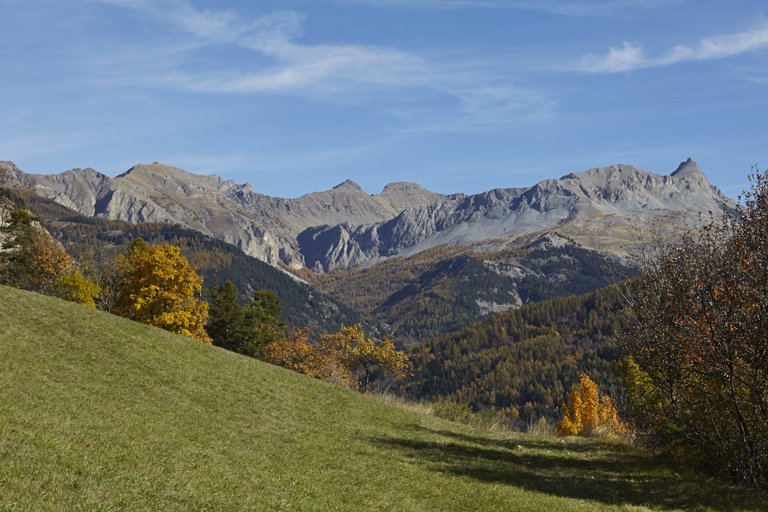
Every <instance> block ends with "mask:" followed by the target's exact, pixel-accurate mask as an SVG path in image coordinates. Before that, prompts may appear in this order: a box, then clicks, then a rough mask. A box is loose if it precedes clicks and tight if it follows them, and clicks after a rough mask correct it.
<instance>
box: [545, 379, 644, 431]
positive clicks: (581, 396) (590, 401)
mask: <svg viewBox="0 0 768 512" xmlns="http://www.w3.org/2000/svg"><path fill="white" fill-rule="evenodd" d="M556 432H557V434H558V435H561V436H578V435H582V436H600V437H608V438H611V437H619V436H622V435H626V434H631V433H632V428H631V427H629V426H628V425H626V424H625V423H624V422H622V421H621V420H620V419H619V416H618V413H617V412H616V406H615V405H614V404H613V401H612V400H611V398H610V397H609V396H608V395H603V397H602V400H601V399H600V395H599V393H598V389H597V384H595V383H594V382H593V381H592V379H590V378H589V376H587V375H586V374H585V373H582V374H581V377H580V383H579V386H576V385H575V384H574V385H573V386H572V387H571V394H570V396H569V397H568V403H567V404H563V419H562V420H561V421H560V423H559V424H558V425H557V429H556Z"/></svg>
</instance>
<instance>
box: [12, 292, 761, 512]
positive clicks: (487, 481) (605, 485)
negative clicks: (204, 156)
mask: <svg viewBox="0 0 768 512" xmlns="http://www.w3.org/2000/svg"><path fill="white" fill-rule="evenodd" d="M0 365H2V371H0V386H2V389H3V393H2V394H0V509H7V510H35V511H38V510H75V509H82V510H150V509H151V510H157V509H159V510H289V509H290V510H395V511H397V510H403V511H419V510H424V511H431V510H489V511H495V510H510V509H516V510H530V511H552V510H558V511H561V510H562V511H570V510H596V511H614V510H616V511H618V510H624V511H629V510H632V511H640V510H649V509H650V510H661V509H663V510H701V511H712V510H727V511H737V510H755V511H757V510H765V508H766V506H768V499H767V498H766V496H765V493H762V492H759V491H758V492H756V491H754V490H751V489H750V490H740V489H735V488H732V487H729V486H727V485H723V484H719V483H717V482H712V481H710V480H708V479H706V478H703V477H699V476H696V475H692V474H691V473H689V472H686V471H683V470H680V469H678V468H675V467H671V466H667V465H665V464H664V463H663V462H661V461H660V460H658V459H656V458H655V457H652V456H650V455H646V454H642V453H639V452H634V451H631V450H629V449H627V448H624V447H622V446H619V445H609V444H604V443H601V442H598V441H595V440H589V439H581V438H568V439H565V440H559V439H551V438H543V437H534V436H527V435H521V434H515V435H500V434H490V433H488V432H485V431H478V430H474V429H471V428H469V427H464V426H461V425H457V424H453V423H449V422H446V421H442V420H439V419H436V418H433V417H431V416H426V415H423V414H418V413H415V412H410V411H407V410H403V409H400V408H397V407H394V406H391V405H386V404H382V403H380V402H378V401H376V400H373V399H371V398H370V397H366V396H363V395H360V394H357V393H353V392H351V391H348V390H345V389H342V388H338V387H335V386H333V385H330V384H326V383H323V382H320V381H317V380H313V379H310V378H307V377H305V376H302V375H299V374H295V373H291V372H287V371H285V370H282V369H280V368H277V367H274V366H270V365H267V364H264V363H261V362H259V361H257V360H254V359H250V358H246V357H242V356H239V355H237V354H234V353H231V352H226V351H224V350H221V349H218V348H216V347H211V346H208V345H204V344H201V343H197V342H194V341H192V340H190V339H188V338H184V337H180V336H175V335H172V334H169V333H167V332H165V331H161V330H158V329H155V328H152V327H149V326H146V325H142V324H136V323H132V322H129V321H127V320H124V319H121V318H117V317H114V316H111V315H108V314H105V313H101V312H98V311H94V310H90V309H87V308H83V307H81V306H77V305H75V304H72V303H68V302H63V301H59V300H56V299H53V298H51V297H46V296H42V295H37V294H31V293H27V292H21V291H18V290H14V289H10V288H7V287H0Z"/></svg>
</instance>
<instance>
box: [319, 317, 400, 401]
mask: <svg viewBox="0 0 768 512" xmlns="http://www.w3.org/2000/svg"><path fill="white" fill-rule="evenodd" d="M322 341H323V342H325V343H326V344H329V345H330V346H332V347H334V349H335V350H337V351H338V352H339V353H340V354H342V356H341V357H342V361H343V363H344V365H345V366H346V367H347V368H348V369H349V371H350V372H351V373H352V374H353V375H354V374H355V373H357V372H359V371H361V372H362V373H363V377H364V380H363V393H365V392H367V391H368V381H369V378H370V375H371V371H372V370H373V368H374V367H379V368H381V369H383V370H385V371H391V372H395V373H400V372H404V371H405V370H406V369H407V368H408V355H407V354H406V353H405V352H401V351H399V350H397V349H396V348H395V340H393V339H392V338H390V337H388V336H385V337H384V338H381V339H379V338H374V337H373V336H368V335H367V334H366V333H365V331H364V330H363V326H362V325H360V324H357V325H353V326H351V327H345V326H344V325H342V326H341V329H339V332H337V333H336V334H326V335H325V336H323V337H322Z"/></svg>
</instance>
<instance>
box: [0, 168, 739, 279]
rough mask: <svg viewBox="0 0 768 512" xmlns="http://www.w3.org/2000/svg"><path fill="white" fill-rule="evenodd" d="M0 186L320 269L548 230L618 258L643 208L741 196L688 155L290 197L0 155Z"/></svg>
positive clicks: (717, 206)
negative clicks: (653, 168)
mask: <svg viewBox="0 0 768 512" xmlns="http://www.w3.org/2000/svg"><path fill="white" fill-rule="evenodd" d="M0 186H5V187H12V188H23V189H27V190H31V191H34V192H35V193H37V194H39V195H41V196H44V197H48V198H51V199H53V200H55V201H56V202H58V203H60V204H62V205H64V206H67V207H69V208H72V209H74V210H77V211H78V212H80V213H82V214H83V215H87V216H96V217H104V218H106V219H120V220H125V221H129V222H134V223H136V222H164V223H171V224H180V225H182V226H184V227H188V228H192V229H195V230H197V231H200V232H202V233H204V234H206V235H209V236H212V237H215V238H218V239H220V240H223V241H226V242H229V243H231V244H234V245H236V246H237V247H239V248H241V249H242V250H243V251H244V252H245V253H246V254H249V255H251V256H254V257H256V258H258V259H261V260H263V261H266V262H267V263H270V264H272V265H275V266H277V265H279V264H283V265H285V266H287V267H290V268H292V269H301V268H303V267H308V268H309V269H311V270H313V271H314V272H316V273H324V272H329V271H332V270H334V269H338V268H347V267H349V266H353V265H360V266H368V265H371V264H373V263H376V262H377V261H381V260H384V259H387V258H389V257H393V256H405V255H411V254H415V253H417V252H419V251H422V250H424V249H428V248H432V247H436V246H438V245H441V244H447V245H456V244H474V243H479V242H483V241H487V240H494V241H495V242H496V246H495V247H496V249H498V247H499V243H501V246H502V247H503V246H504V244H505V243H508V244H513V243H514V242H515V240H517V239H519V238H520V237H523V236H526V235H531V234H540V233H542V232H547V231H556V232H557V233H559V234H561V235H564V236H567V237H569V238H570V239H572V240H574V241H575V242H577V243H578V244H580V245H581V246H582V247H585V248H588V249H601V250H608V251H611V252H614V253H616V254H619V256H621V251H622V250H623V249H621V247H620V246H622V245H625V244H626V243H628V242H629V241H630V239H631V234H630V230H631V225H632V224H633V223H636V222H637V219H638V218H647V217H655V218H664V219H667V220H668V221H673V222H674V221H676V220H679V219H680V218H681V217H685V216H688V217H689V218H693V217H695V216H696V215H697V214H698V213H699V212H703V213H707V212H709V211H712V212H717V211H719V210H721V209H722V208H723V207H724V206H725V207H733V206H734V205H735V203H734V202H733V201H732V200H731V199H729V198H728V197H726V196H725V195H724V194H723V193H722V192H721V191H720V190H719V189H717V188H716V187H714V186H712V185H711V184H710V183H709V181H708V180H707V177H706V175H705V174H704V173H703V172H702V171H701V169H700V168H699V166H698V165H697V164H696V162H694V161H693V160H691V159H690V158H689V159H688V160H686V161H685V162H683V163H681V164H680V165H679V166H678V167H677V169H676V170H675V171H674V172H672V173H671V174H670V175H660V174H656V173H653V172H649V171H645V170H642V169H639V168H637V167H633V166H631V165H612V166H609V167H604V168H594V169H589V170H587V171H584V172H576V173H570V174H567V175H565V176H563V177H562V178H560V179H548V180H544V181H541V182H539V183H537V184H536V185H533V186H531V187H527V188H501V189H494V190H491V191H488V192H483V193H481V194H476V195H466V194H462V193H458V194H451V195H444V194H437V193H434V192H430V191H428V190H425V189H424V188H422V187H421V186H420V185H418V184H415V183H407V182H398V183H391V184H389V185H387V186H386V187H384V190H383V191H382V192H381V193H380V194H373V195H370V194H367V193H366V192H365V191H363V190H362V189H361V188H360V186H359V185H357V184H356V183H354V182H352V181H349V180H347V181H345V182H344V183H341V184H339V185H337V186H336V187H334V188H333V189H331V190H327V191H324V192H313V193H310V194H306V195H304V196H301V197H299V198H294V199H283V198H276V197H270V196H266V195H263V194H259V193H257V192H254V191H253V187H252V185H251V184H250V183H246V184H244V185H238V184H237V183H235V182H234V181H231V180H229V181H225V180H223V179H221V178H220V177H219V176H216V175H210V176H200V175H196V174H192V173H189V172H186V171H184V170H182V169H178V168H176V167H171V166H168V165H164V164H161V163H154V164H150V165H144V164H139V165H136V166H134V167H132V168H130V169H129V170H128V171H126V172H125V173H123V174H121V175H119V176H117V177H114V178H111V177H109V176H106V175H104V174H101V173H99V172H97V171H95V170H93V169H90V168H86V169H71V170H69V171H66V172H63V173H61V174H52V175H40V174H28V173H25V172H23V171H22V170H21V169H19V168H18V167H17V166H16V165H14V164H13V163H12V162H7V161H6V162H0Z"/></svg>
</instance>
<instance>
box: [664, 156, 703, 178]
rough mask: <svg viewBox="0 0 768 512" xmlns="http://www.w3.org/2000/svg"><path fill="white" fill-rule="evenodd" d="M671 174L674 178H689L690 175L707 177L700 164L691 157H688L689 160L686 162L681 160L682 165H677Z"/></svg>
mask: <svg viewBox="0 0 768 512" xmlns="http://www.w3.org/2000/svg"><path fill="white" fill-rule="evenodd" d="M670 176H672V177H673V178H688V177H690V176H698V177H700V176H704V177H706V175H705V174H704V173H703V172H702V171H701V169H700V168H699V164H697V163H696V162H694V161H693V160H692V159H691V158H688V160H686V161H685V162H680V165H678V166H677V169H676V170H675V172H673V173H672V174H671V175H670Z"/></svg>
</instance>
